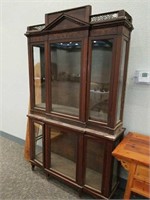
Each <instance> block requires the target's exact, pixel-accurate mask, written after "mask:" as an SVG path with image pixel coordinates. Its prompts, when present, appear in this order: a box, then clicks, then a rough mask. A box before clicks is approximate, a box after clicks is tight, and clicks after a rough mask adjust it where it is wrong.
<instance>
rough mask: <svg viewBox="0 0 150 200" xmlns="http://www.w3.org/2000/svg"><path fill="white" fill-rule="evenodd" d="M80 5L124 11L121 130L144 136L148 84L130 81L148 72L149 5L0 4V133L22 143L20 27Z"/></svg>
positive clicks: (29, 0)
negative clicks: (126, 51)
mask: <svg viewBox="0 0 150 200" xmlns="http://www.w3.org/2000/svg"><path fill="white" fill-rule="evenodd" d="M83 5H91V6H92V14H98V13H103V12H108V11H113V10H120V9H124V10H126V11H127V12H128V13H129V14H130V15H131V16H132V17H133V25H134V30H133V32H132V39H131V48H130V57H129V70H128V80H127V93H126V94H127V95H126V101H125V110H124V127H126V128H127V131H137V132H141V133H143V134H147V135H150V85H149V86H147V85H136V84H135V83H134V82H133V80H132V77H133V76H134V72H135V70H136V69H150V54H148V51H149V49H150V42H149V41H150V39H149V37H148V33H149V32H150V26H149V23H148V22H149V21H150V14H149V10H150V1H149V0H142V1H141V0H132V1H131V0H113V1H112V0H99V1H96V0H86V1H85V2H84V1H81V0H80V1H79V0H76V1H74V0H70V1H68V0H63V1H62V0H59V1H58V0H55V1H54V0H49V1H48V0H47V1H46V0H40V1H38V0H35V1H34V0H26V1H24V0H2V1H1V11H2V12H1V13H2V18H1V19H2V22H1V33H2V36H1V47H2V48H1V50H2V60H1V71H0V72H1V77H0V85H1V88H0V89H1V91H0V113H1V115H0V120H1V123H0V130H2V131H4V132H7V133H9V134H12V135H14V136H17V137H19V138H22V139H24V138H25V132H26V121H27V118H26V114H27V111H28V99H29V84H28V55H27V42H26V37H25V36H24V33H25V32H26V27H27V26H29V25H34V24H40V23H44V15H45V13H50V12H55V11H59V10H63V9H69V8H73V7H79V6H83ZM148 7H149V8H148ZM127 131H126V132H127Z"/></svg>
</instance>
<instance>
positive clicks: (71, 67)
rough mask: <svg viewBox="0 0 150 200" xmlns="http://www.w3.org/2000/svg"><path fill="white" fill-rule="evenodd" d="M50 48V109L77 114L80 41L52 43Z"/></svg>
mask: <svg viewBox="0 0 150 200" xmlns="http://www.w3.org/2000/svg"><path fill="white" fill-rule="evenodd" d="M50 49H51V73H52V78H51V80H52V86H51V90H52V111H54V112H58V113H63V114H69V115H73V116H79V103H80V73H81V72H80V71H81V43H80V42H63V43H53V44H51V45H50Z"/></svg>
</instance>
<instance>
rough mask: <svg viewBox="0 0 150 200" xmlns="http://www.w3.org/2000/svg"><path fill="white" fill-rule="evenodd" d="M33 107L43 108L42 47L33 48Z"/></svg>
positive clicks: (43, 71) (43, 66) (43, 72)
mask: <svg viewBox="0 0 150 200" xmlns="http://www.w3.org/2000/svg"><path fill="white" fill-rule="evenodd" d="M33 63H34V88H35V106H36V107H40V108H45V62H44V45H43V44H40V45H36V46H33Z"/></svg>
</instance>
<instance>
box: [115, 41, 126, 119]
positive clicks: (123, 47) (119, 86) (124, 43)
mask: <svg viewBox="0 0 150 200" xmlns="http://www.w3.org/2000/svg"><path fill="white" fill-rule="evenodd" d="M126 46H127V43H126V41H125V40H124V41H123V45H122V53H121V54H122V55H121V65H120V69H119V83H118V99H117V122H118V121H119V120H120V112H121V97H122V90H123V74H124V65H125V56H126Z"/></svg>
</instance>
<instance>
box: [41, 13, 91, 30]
mask: <svg viewBox="0 0 150 200" xmlns="http://www.w3.org/2000/svg"><path fill="white" fill-rule="evenodd" d="M88 26H89V24H88V23H86V22H83V21H81V20H79V19H76V18H74V17H71V16H69V15H66V14H62V15H61V16H59V17H58V18H57V19H55V20H54V21H53V22H51V23H50V24H49V25H48V26H46V27H45V28H44V29H43V31H63V30H68V29H78V28H85V27H88Z"/></svg>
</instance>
